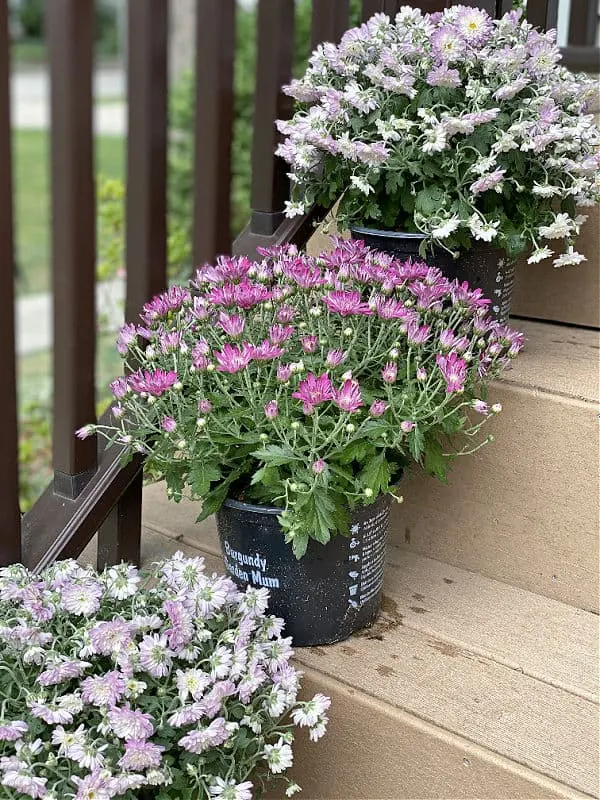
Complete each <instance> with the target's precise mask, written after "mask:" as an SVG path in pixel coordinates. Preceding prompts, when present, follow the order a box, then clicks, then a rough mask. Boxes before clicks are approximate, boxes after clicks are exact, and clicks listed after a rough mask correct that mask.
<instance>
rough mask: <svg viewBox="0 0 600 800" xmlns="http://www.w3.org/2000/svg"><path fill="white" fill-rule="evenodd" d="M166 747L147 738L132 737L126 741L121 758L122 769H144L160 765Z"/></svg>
mask: <svg viewBox="0 0 600 800" xmlns="http://www.w3.org/2000/svg"><path fill="white" fill-rule="evenodd" d="M164 749H165V748H164V747H163V746H162V745H159V744H154V743H153V742H148V741H146V740H145V739H130V740H129V741H127V742H125V753H124V755H122V756H121V758H120V759H119V766H120V767H121V769H130V770H144V769H149V768H151V767H159V766H160V764H161V761H162V755H161V754H162V753H163V752H164Z"/></svg>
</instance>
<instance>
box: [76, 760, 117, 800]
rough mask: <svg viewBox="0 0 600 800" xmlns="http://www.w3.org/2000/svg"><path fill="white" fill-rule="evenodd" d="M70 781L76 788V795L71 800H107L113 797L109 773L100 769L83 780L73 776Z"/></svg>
mask: <svg viewBox="0 0 600 800" xmlns="http://www.w3.org/2000/svg"><path fill="white" fill-rule="evenodd" d="M71 780H72V781H73V783H74V784H75V786H77V794H76V795H75V797H74V798H73V800H90V798H94V800H96V799H97V800H109V798H111V797H112V796H113V792H112V779H111V777H110V772H107V771H106V770H103V769H102V768H100V767H97V768H96V769H95V770H94V771H93V772H91V773H90V774H89V775H86V776H85V777H84V778H79V777H77V776H76V775H74V776H73V777H72V778H71Z"/></svg>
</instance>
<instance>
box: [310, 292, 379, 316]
mask: <svg viewBox="0 0 600 800" xmlns="http://www.w3.org/2000/svg"><path fill="white" fill-rule="evenodd" d="M321 299H322V300H323V302H324V303H325V305H326V306H327V308H328V309H329V310H330V311H331V312H333V313H334V314H340V316H342V317H349V316H352V315H355V314H360V315H362V316H369V315H370V314H372V313H373V312H372V311H371V309H370V308H369V305H368V303H363V302H362V301H361V298H360V292H347V291H337V292H329V294H328V295H327V296H326V297H323V298H321Z"/></svg>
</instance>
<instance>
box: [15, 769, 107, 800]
mask: <svg viewBox="0 0 600 800" xmlns="http://www.w3.org/2000/svg"><path fill="white" fill-rule="evenodd" d="M47 783H48V778H38V777H35V776H34V775H29V774H28V773H26V772H21V771H19V770H18V769H9V770H7V771H6V772H5V773H4V775H3V776H2V785H3V786H6V787H7V788H9V789H16V791H17V792H20V793H21V794H26V795H29V797H33V798H38V797H45V796H46V794H47V790H46V784H47ZM101 800H102V798H101Z"/></svg>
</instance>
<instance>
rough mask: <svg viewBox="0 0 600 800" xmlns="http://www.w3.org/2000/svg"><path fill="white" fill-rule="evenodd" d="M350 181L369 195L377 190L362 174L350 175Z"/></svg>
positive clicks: (360, 190)
mask: <svg viewBox="0 0 600 800" xmlns="http://www.w3.org/2000/svg"><path fill="white" fill-rule="evenodd" d="M350 183H351V184H352V186H355V187H356V188H357V189H358V191H359V192H362V193H363V194H365V195H369V194H371V193H372V192H374V191H375V189H373V187H372V186H371V184H370V183H369V181H368V180H367V179H366V178H363V177H362V175H352V176H351V177H350Z"/></svg>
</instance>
